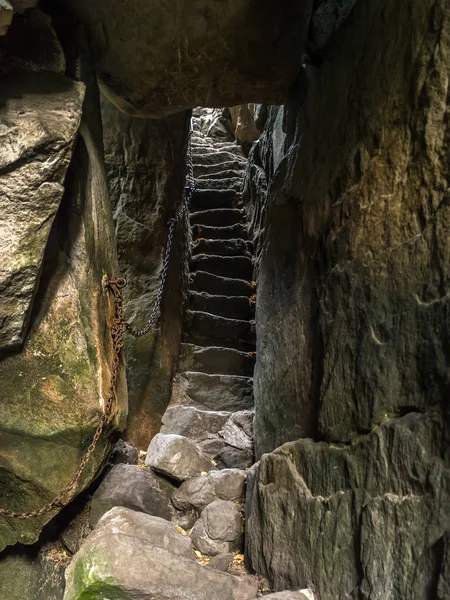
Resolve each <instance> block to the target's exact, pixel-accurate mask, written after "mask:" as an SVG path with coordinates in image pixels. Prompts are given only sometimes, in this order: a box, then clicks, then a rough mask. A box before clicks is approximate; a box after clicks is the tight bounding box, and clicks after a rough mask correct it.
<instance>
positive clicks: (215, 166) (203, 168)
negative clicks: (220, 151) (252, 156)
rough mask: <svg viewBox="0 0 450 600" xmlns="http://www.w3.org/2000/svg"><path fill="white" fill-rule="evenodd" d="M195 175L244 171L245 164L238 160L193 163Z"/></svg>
mask: <svg viewBox="0 0 450 600" xmlns="http://www.w3.org/2000/svg"><path fill="white" fill-rule="evenodd" d="M194 168H195V175H200V174H202V175H203V174H205V175H206V174H207V173H211V174H213V173H222V172H223V171H239V172H241V171H242V172H243V173H245V169H246V165H245V163H244V162H242V161H240V160H227V161H225V162H219V163H212V164H206V165H203V164H199V163H196V164H195V167H194Z"/></svg>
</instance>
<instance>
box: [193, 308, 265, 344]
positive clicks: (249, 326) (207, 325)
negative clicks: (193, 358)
mask: <svg viewBox="0 0 450 600" xmlns="http://www.w3.org/2000/svg"><path fill="white" fill-rule="evenodd" d="M184 332H185V333H186V334H187V335H190V334H194V335H198V336H201V337H204V338H209V339H213V340H216V341H217V342H219V343H220V342H221V340H233V341H237V340H239V341H242V342H247V343H252V344H254V341H255V325H254V323H253V321H248V320H243V319H230V318H228V317H222V316H220V315H214V314H211V313H208V312H203V311H198V310H187V311H186V314H185V318H184ZM201 345H203V344H201ZM227 346H228V344H227ZM231 347H234V346H231Z"/></svg>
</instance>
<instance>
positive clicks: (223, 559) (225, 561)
mask: <svg viewBox="0 0 450 600" xmlns="http://www.w3.org/2000/svg"><path fill="white" fill-rule="evenodd" d="M233 560H234V554H233V553H232V552H228V553H226V554H217V556H213V557H212V558H211V560H210V561H209V562H208V563H206V566H207V567H208V568H209V569H217V571H223V572H224V573H226V572H227V571H228V569H229V568H230V566H231V564H232V562H233Z"/></svg>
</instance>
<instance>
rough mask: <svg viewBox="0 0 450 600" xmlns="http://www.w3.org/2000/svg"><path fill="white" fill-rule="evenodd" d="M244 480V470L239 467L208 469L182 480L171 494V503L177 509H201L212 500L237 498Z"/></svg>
mask: <svg viewBox="0 0 450 600" xmlns="http://www.w3.org/2000/svg"><path fill="white" fill-rule="evenodd" d="M245 480H246V474H245V472H244V471H240V470H239V469H222V470H221V471H210V472H209V473H207V474H206V475H201V476H200V477H193V478H192V479H188V480H187V481H185V482H183V483H182V484H181V485H180V487H179V488H178V489H177V490H176V491H175V492H174V493H173V494H172V503H173V505H174V506H175V507H176V508H177V509H178V510H191V509H196V510H202V509H203V508H205V506H207V505H208V504H211V502H214V500H219V499H220V500H239V499H241V498H243V496H244V489H245Z"/></svg>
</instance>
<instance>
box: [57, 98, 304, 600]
mask: <svg viewBox="0 0 450 600" xmlns="http://www.w3.org/2000/svg"><path fill="white" fill-rule="evenodd" d="M210 114H211V111H208V110H207V109H200V110H198V112H197V116H196V118H194V133H193V145H192V152H193V161H194V173H195V177H196V192H195V194H194V197H193V199H192V206H191V207H190V214H189V217H190V225H191V233H192V246H191V250H192V256H191V264H190V268H191V287H190V298H189V305H188V308H187V310H186V316H185V322H184V328H183V342H182V347H181V352H180V359H179V369H178V372H177V374H176V376H175V380H174V386H173V393H172V399H171V402H170V404H169V407H168V408H167V410H166V412H165V414H164V415H163V419H162V427H161V431H160V433H158V434H157V435H156V436H155V437H154V438H153V439H152V441H151V443H150V445H149V447H148V451H147V454H146V458H145V465H141V466H140V467H139V466H137V465H135V464H126V465H125V464H122V465H116V466H115V467H113V469H112V470H111V472H110V473H109V474H108V475H107V477H106V478H105V479H104V480H103V482H102V484H101V485H100V487H99V488H98V490H97V491H96V493H95V494H94V498H93V501H92V506H91V514H90V521H91V525H92V526H95V527H96V529H95V532H94V534H93V535H92V536H91V537H90V538H88V540H87V541H86V542H85V544H84V545H83V546H82V549H81V551H80V552H79V553H78V555H77V557H76V560H75V561H74V563H73V564H72V566H71V568H70V571H69V576H68V580H69V585H68V590H69V591H68V592H67V593H66V597H65V600H79V598H81V597H84V596H79V595H77V594H78V592H79V590H80V589H84V590H87V589H94V588H95V589H96V590H97V589H101V590H102V593H103V592H104V593H105V594H106V595H105V596H102V597H105V598H109V597H110V596H108V593H109V591H110V590H109V588H108V590H109V591H108V590H107V589H106V588H107V586H106V587H105V581H106V580H108V581H109V580H110V579H111V578H112V579H114V581H115V583H114V586H113V587H114V592H115V591H117V590H120V591H121V593H122V592H123V591H125V592H126V593H125V595H124V598H127V599H128V598H134V597H139V598H142V599H144V598H145V599H146V598H156V597H157V598H160V597H161V598H162V597H164V598H169V597H170V598H174V599H177V600H194V599H195V600H210V598H212V597H214V598H215V599H216V600H253V599H255V598H256V596H257V595H258V592H259V591H261V589H262V587H261V582H260V580H259V579H258V578H256V577H253V576H250V575H249V574H248V573H247V572H246V570H245V567H244V564H243V555H242V552H243V546H244V519H243V504H244V495H245V484H246V479H247V472H246V470H247V469H248V468H249V467H250V466H251V465H252V464H253V463H254V450H253V416H254V411H253V379H252V375H253V368H254V363H255V328H254V320H253V319H254V294H255V287H254V283H253V282H252V275H253V256H252V245H251V243H250V242H249V240H248V237H247V224H246V216H245V211H244V207H243V203H242V199H241V194H240V190H241V188H242V184H243V179H244V172H245V168H246V159H245V157H244V155H243V153H242V150H241V149H240V147H239V146H238V145H236V144H234V143H233V142H232V141H230V137H229V135H228V134H227V132H226V130H225V129H224V128H223V127H222V126H221V125H220V124H219V123H218V122H217V121H214V120H213V121H210ZM142 467H143V468H142ZM145 467H147V468H145ZM148 467H149V468H148ZM111 508H112V510H111ZM136 511H137V512H136ZM142 513H147V514H145V515H143V514H142ZM170 521H172V523H171V522H170ZM111 535H114V536H116V537H115V538H114V539H116V538H117V540H116V541H114V544H117V543H118V542H120V548H118V547H117V546H116V547H113V540H112V538H111ZM117 536H118V537H117ZM136 551H138V552H139V557H140V559H139V561H140V567H139V568H135V567H134V565H133V566H130V565H129V564H127V561H123V560H122V559H121V560H120V561H118V564H119V567H117V566H115V567H114V568H113V567H112V565H116V563H117V561H116V558H115V557H117V555H118V552H119V553H120V554H126V555H129V556H132V555H134V553H135V552H136ZM106 555H107V556H106ZM92 556H94V559H93V560H92V558H91V557H92ZM198 563H200V564H198ZM105 564H106V565H107V569H106V570H105V568H104V565H105ZM93 565H94V566H93ZM143 567H145V568H143ZM79 571H82V572H83V573H89V576H87V575H86V581H87V583H83V586H80V584H79V583H78V582H79V578H78V579H77V577H78V576H77V572H79ZM159 574H161V577H160V575H159ZM96 586H97V587H96ZM98 586H100V587H98ZM127 594H128V595H127ZM133 594H134V595H133ZM299 597H301V598H303V597H302V596H299Z"/></svg>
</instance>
